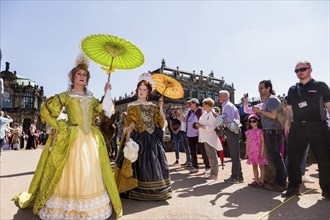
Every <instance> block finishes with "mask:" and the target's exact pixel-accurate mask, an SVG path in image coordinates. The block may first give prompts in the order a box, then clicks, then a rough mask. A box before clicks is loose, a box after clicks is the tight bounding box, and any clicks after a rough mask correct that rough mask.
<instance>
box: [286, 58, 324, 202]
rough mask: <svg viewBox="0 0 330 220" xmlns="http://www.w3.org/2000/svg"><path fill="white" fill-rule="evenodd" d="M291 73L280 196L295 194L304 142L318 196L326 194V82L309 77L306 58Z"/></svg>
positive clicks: (309, 69) (299, 176)
mask: <svg viewBox="0 0 330 220" xmlns="http://www.w3.org/2000/svg"><path fill="white" fill-rule="evenodd" d="M295 73H296V74H297V77H298V79H299V81H300V82H299V83H297V84H296V85H294V86H292V87H291V88H290V89H289V91H288V97H287V108H286V123H285V134H286V135H288V157H289V169H288V176H289V186H288V188H287V190H286V191H284V192H283V193H282V196H283V197H290V196H292V195H299V194H300V191H299V188H300V184H301V171H300V163H301V161H302V159H303V156H304V152H305V150H306V148H307V145H308V144H310V148H311V150H312V152H313V154H314V156H315V158H316V160H317V163H318V168H319V183H320V187H321V189H322V196H323V197H325V198H326V199H329V198H330V131H329V129H328V126H327V124H326V120H327V111H328V112H330V89H329V86H328V85H327V84H326V83H324V82H320V81H315V80H314V79H312V77H311V73H312V67H311V64H310V62H308V61H301V62H298V63H297V65H296V68H295Z"/></svg>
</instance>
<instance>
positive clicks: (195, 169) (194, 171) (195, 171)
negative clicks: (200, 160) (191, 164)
mask: <svg viewBox="0 0 330 220" xmlns="http://www.w3.org/2000/svg"><path fill="white" fill-rule="evenodd" d="M192 173H198V169H197V168H193V169H192V170H190V174H192Z"/></svg>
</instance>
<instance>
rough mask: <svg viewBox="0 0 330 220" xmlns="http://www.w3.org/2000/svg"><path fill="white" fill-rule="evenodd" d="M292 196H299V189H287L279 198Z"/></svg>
mask: <svg viewBox="0 0 330 220" xmlns="http://www.w3.org/2000/svg"><path fill="white" fill-rule="evenodd" d="M294 195H297V196H299V195H300V190H299V187H288V189H287V190H285V191H284V192H283V193H282V195H281V197H291V196H294Z"/></svg>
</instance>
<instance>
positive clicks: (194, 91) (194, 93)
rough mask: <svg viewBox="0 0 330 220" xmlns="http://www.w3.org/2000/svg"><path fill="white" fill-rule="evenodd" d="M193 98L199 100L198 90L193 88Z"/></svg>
mask: <svg viewBox="0 0 330 220" xmlns="http://www.w3.org/2000/svg"><path fill="white" fill-rule="evenodd" d="M191 96H192V98H197V89H195V88H193V89H192V92H191Z"/></svg>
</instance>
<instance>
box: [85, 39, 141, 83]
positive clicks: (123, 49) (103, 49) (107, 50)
mask: <svg viewBox="0 0 330 220" xmlns="http://www.w3.org/2000/svg"><path fill="white" fill-rule="evenodd" d="M81 49H82V51H83V52H84V53H85V54H86V56H88V57H89V58H90V59H91V60H93V61H94V62H96V63H98V64H100V65H102V66H105V67H108V68H109V69H110V70H112V69H113V68H116V69H134V68H137V67H139V66H141V65H142V64H143V63H144V56H143V54H142V52H141V50H140V49H139V48H137V47H136V46H135V45H134V44H132V43H131V42H129V41H127V40H124V39H122V38H119V37H116V36H113V35H108V34H94V35H91V36H88V37H86V38H84V39H83V40H82V42H81ZM107 73H108V82H109V81H110V73H109V72H107Z"/></svg>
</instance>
